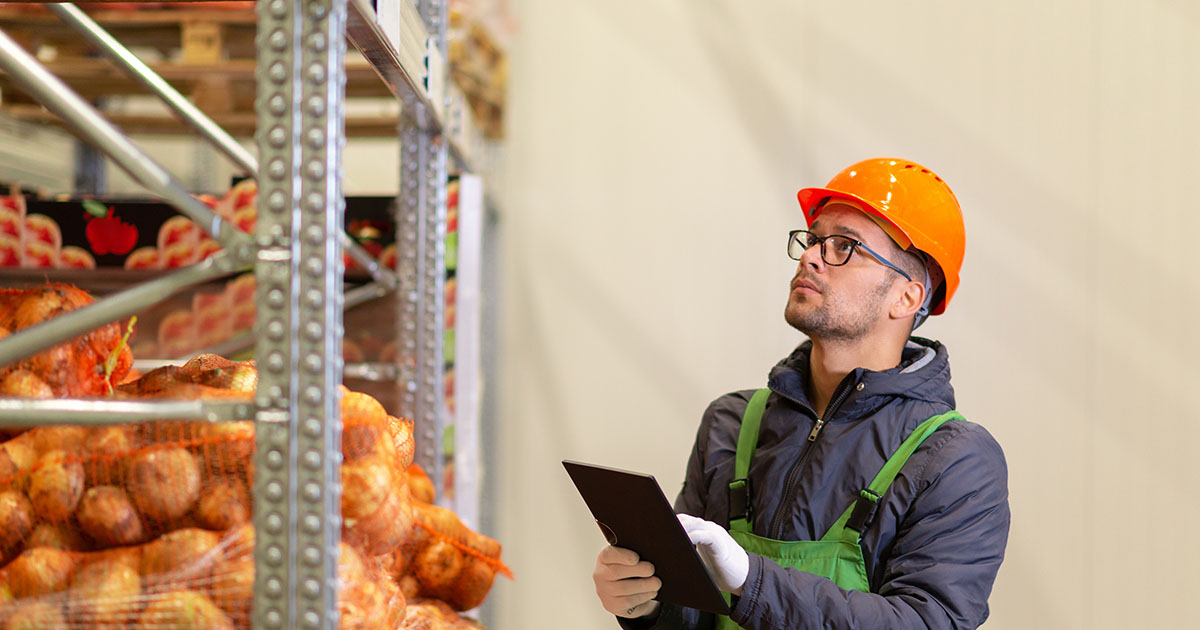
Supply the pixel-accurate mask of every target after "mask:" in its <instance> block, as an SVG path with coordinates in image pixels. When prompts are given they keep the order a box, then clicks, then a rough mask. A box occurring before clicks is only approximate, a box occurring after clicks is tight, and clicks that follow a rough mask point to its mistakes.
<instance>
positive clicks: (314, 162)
mask: <svg viewBox="0 0 1200 630" xmlns="http://www.w3.org/2000/svg"><path fill="white" fill-rule="evenodd" d="M388 8H389V10H393V11H397V12H398V14H399V16H398V20H399V24H388V25H385V26H386V27H387V28H381V27H380V25H379V24H378V23H377V20H376V15H375V10H374V9H373V8H372V7H371V6H370V5H369V4H368V3H367V0H304V1H300V0H260V1H259V2H258V4H257V15H258V35H257V38H256V45H257V49H258V68H257V80H258V96H257V99H256V110H257V112H258V113H257V118H258V120H257V133H256V140H257V143H258V149H259V159H258V160H257V161H256V160H254V158H253V157H252V156H250V155H249V154H248V153H247V152H245V151H244V150H241V147H240V146H238V145H237V143H236V142H235V141H233V140H232V138H230V137H229V136H228V134H225V133H224V132H223V131H222V130H221V129H220V128H219V127H218V126H216V125H215V124H213V123H212V121H211V120H209V119H207V117H205V116H204V114H202V113H201V112H199V110H196V109H195V108H194V107H191V105H190V104H189V103H188V102H187V100H186V99H184V98H182V97H181V96H179V95H178V93H176V92H174V90H173V89H172V88H170V86H169V85H167V84H166V83H165V82H163V81H162V80H161V79H158V78H157V77H155V76H154V73H153V72H152V71H151V70H150V69H149V68H148V67H146V66H145V64H142V63H141V62H140V61H138V60H137V58H136V57H135V56H134V55H132V54H131V53H129V51H128V50H126V49H125V48H124V47H122V46H121V45H120V43H119V42H117V41H116V40H115V39H113V38H112V37H111V36H108V35H107V33H105V32H104V31H103V29H101V28H100V27H99V26H98V25H96V24H95V23H93V22H91V20H90V19H89V18H88V17H87V15H86V14H84V13H83V12H81V11H79V10H78V9H76V8H75V7H73V6H72V5H69V4H62V5H53V9H54V11H55V12H56V13H58V14H59V16H60V17H62V18H63V19H64V20H65V21H67V22H68V23H70V24H72V25H73V26H75V27H76V28H78V30H79V31H80V32H81V33H82V34H83V35H84V36H85V37H86V38H87V39H89V40H90V41H91V42H92V43H93V44H95V45H96V46H97V47H98V48H100V49H101V50H103V51H105V52H106V53H107V54H108V55H109V56H110V57H111V58H112V59H113V60H114V62H115V63H117V65H118V66H119V67H121V68H123V69H124V70H125V71H126V72H128V73H129V74H131V75H132V76H134V77H136V78H138V79H139V80H140V81H142V82H143V83H144V84H145V85H146V86H147V87H148V88H149V89H150V90H151V91H153V92H154V93H156V94H158V95H159V96H161V97H162V98H163V100H164V101H165V102H167V103H168V105H169V106H170V107H172V108H173V109H174V110H175V112H176V114H177V115H178V116H180V117H181V118H183V119H184V120H186V121H187V122H189V123H190V124H191V125H192V126H193V127H194V128H195V129H196V130H197V132H198V133H199V134H200V135H201V136H202V137H204V138H206V139H208V140H210V141H211V142H212V143H213V144H214V145H216V146H217V147H218V148H219V149H220V150H222V151H223V152H224V153H225V154H226V155H227V156H228V157H229V158H230V159H231V160H233V161H234V162H235V163H237V164H239V165H240V166H241V167H242V168H244V169H246V170H247V172H249V173H252V174H256V175H257V176H258V181H259V192H258V207H259V215H258V223H257V227H256V230H255V234H254V235H253V237H250V236H248V235H246V234H244V233H242V232H240V231H238V230H236V229H235V228H233V226H231V225H229V224H228V223H226V222H224V221H223V220H222V219H221V218H220V217H218V216H216V215H214V214H213V213H212V212H211V211H209V210H208V208H207V207H205V206H204V205H203V204H202V203H200V202H199V201H197V200H195V199H194V198H192V197H191V195H190V194H189V193H188V191H187V190H185V189H184V187H183V186H182V185H181V184H179V183H178V182H177V181H176V180H175V179H174V178H173V177H172V176H171V175H170V174H169V173H167V172H166V171H165V170H164V169H162V168H161V167H160V166H159V165H157V164H156V163H155V162H154V161H153V160H152V159H151V158H150V157H149V156H147V155H146V154H145V153H144V152H142V151H141V150H139V149H138V148H137V147H136V145H134V144H133V143H132V142H131V141H130V140H129V139H128V138H126V137H125V136H124V135H122V134H121V133H120V132H119V131H118V130H117V129H116V128H115V127H113V126H112V125H111V124H109V123H108V122H106V121H105V119H104V118H103V117H102V116H101V115H100V114H99V113H98V112H96V111H95V110H94V109H93V108H92V107H91V106H90V105H88V104H87V103H86V102H85V101H84V100H83V99H81V98H79V97H78V96H77V95H75V94H74V93H72V92H71V90H70V89H69V88H68V87H67V86H66V85H65V84H63V83H62V82H61V81H58V80H57V79H56V78H55V77H54V76H53V75H51V74H50V73H49V72H47V71H46V70H45V69H44V68H43V67H42V66H41V65H40V64H39V63H38V62H37V61H36V60H35V59H34V58H33V57H32V56H30V55H29V54H28V53H26V52H25V51H24V50H22V49H21V48H20V46H18V45H17V44H16V43H15V42H14V41H13V40H12V39H11V38H10V37H8V36H7V35H6V34H4V33H3V32H2V31H0V67H3V69H4V70H5V71H6V72H8V73H9V74H10V75H11V76H12V77H13V79H14V80H15V81H17V82H19V83H20V84H21V85H22V87H23V88H24V89H26V90H27V91H29V92H30V93H31V94H33V95H35V96H36V97H37V98H38V100H39V101H40V102H42V104H43V105H44V106H45V107H47V108H48V109H50V110H51V111H53V112H55V113H56V114H57V115H58V116H60V117H61V118H62V119H64V120H65V121H66V122H68V124H69V125H70V126H71V127H72V128H73V129H74V130H75V132H76V133H77V134H78V135H79V136H80V137H82V138H83V139H85V140H87V141H88V142H90V143H91V144H93V145H94V146H96V147H98V148H100V149H101V150H103V151H104V152H105V153H107V154H108V155H109V156H110V157H111V158H112V159H114V161H116V162H117V163H118V164H119V165H120V166H121V167H122V168H123V169H125V170H126V171H127V172H129V173H130V174H131V175H132V176H134V177H135V179H137V180H138V181H139V182H141V183H142V184H143V185H144V186H145V187H146V188H147V189H148V190H150V191H151V192H153V193H155V194H156V195H158V196H160V197H162V198H164V199H166V200H167V201H168V202H170V203H171V204H172V205H174V206H175V207H176V208H178V209H179V210H181V211H182V212H184V213H185V214H187V215H188V216H189V217H191V218H192V219H193V220H195V221H196V222H197V223H198V224H200V225H201V226H202V227H203V228H204V229H205V230H206V231H208V232H209V233H210V234H211V235H212V236H213V237H214V238H217V239H218V240H219V241H220V242H221V244H222V245H223V246H224V249H223V250H222V251H221V252H220V253H218V254H217V255H215V256H213V257H212V258H209V259H208V260H206V261H205V262H203V263H201V264H198V265H195V266H193V267H189V268H185V269H183V270H179V271H177V272H174V273H172V274H170V275H166V276H163V277H161V278H157V279H155V280H152V281H150V282H147V283H144V284H142V285H139V286H135V287H133V288H129V289H126V290H124V291H121V292H118V293H116V294H114V295H112V296H110V297H106V298H103V299H101V300H97V301H96V302H95V303H94V304H92V305H89V306H87V307H85V308H82V309H79V310H77V311H74V312H72V313H69V314H66V315H63V316H61V317H58V318H56V319H54V320H53V321H52V322H48V323H45V324H41V325H37V326H34V327H30V328H28V329H24V330H21V331H19V332H17V333H15V334H13V335H11V336H9V337H7V338H5V339H3V340H0V365H6V364H8V363H11V362H13V361H17V360H20V359H22V358H24V357H27V356H30V355H32V354H35V353H37V352H39V351H41V350H44V349H46V348H49V347H51V346H53V345H55V344H57V343H59V342H61V341H64V340H67V339H70V338H72V337H75V336H77V335H78V334H80V333H82V332H84V331H86V330H89V329H92V328H94V327H96V326H99V325H103V324H105V323H107V322H111V321H114V320H117V319H120V318H123V317H126V316H128V315H130V314H132V313H135V312H137V311H138V310H140V309H142V308H145V307H146V306H149V305H151V304H154V303H155V302H157V301H158V300H161V299H162V298H164V297H165V296H167V295H170V294H173V293H176V292H178V291H181V290H183V289H185V288H187V287H189V286H192V285H195V284H198V283H200V282H204V281H207V280H210V279H212V278H216V277H220V276H222V275H228V274H231V273H234V272H236V271H239V270H242V269H246V268H251V267H252V268H253V269H254V272H255V275H256V279H257V295H256V299H257V304H258V309H259V316H258V318H257V323H256V324H255V331H254V337H255V350H256V357H257V359H258V367H259V385H258V390H257V395H256V397H255V398H254V400H253V402H237V403H230V402H228V401H213V402H208V401H152V402H151V401H145V402H142V401H137V402H133V401H94V400H49V401H24V400H0V425H20V424H29V423H59V424H64V423H70V424H112V423H119V422H140V421H145V420H147V419H154V418H164V417H167V418H175V419H195V420H207V421H211V422H220V421H229V420H235V419H246V418H253V419H254V420H255V423H256V428H257V452H256V454H255V465H256V468H257V470H258V474H257V475H256V478H255V486H254V488H253V492H254V498H255V501H254V514H253V522H254V524H255V526H256V531H257V537H256V547H255V562H256V567H257V574H256V575H257V577H256V582H255V597H254V613H253V618H252V625H253V627H254V628H256V629H270V630H276V629H279V628H303V629H305V630H332V629H333V628H336V627H337V623H338V622H337V592H336V589H335V587H334V585H335V584H336V558H337V544H338V541H339V539H340V532H341V516H340V492H341V485H340V478H339V464H340V461H341V452H340V444H341V418H340V417H339V416H340V406H339V402H338V397H337V396H336V392H337V391H338V390H337V385H338V384H339V383H340V382H341V379H342V374H343V367H344V366H343V362H342V355H341V345H342V344H341V342H342V337H343V332H344V331H343V324H342V313H343V309H344V307H345V306H346V305H347V304H348V303H352V302H358V301H361V300H363V299H369V298H371V297H376V296H379V295H382V294H385V293H387V292H389V291H391V290H393V289H394V290H395V295H396V299H397V301H398V305H399V312H400V317H399V321H398V329H397V333H398V341H399V352H398V353H397V354H398V358H397V363H396V366H395V374H396V375H397V380H398V383H397V384H398V386H399V387H401V389H402V392H403V396H402V405H401V409H400V413H401V414H402V415H405V416H408V417H412V418H414V420H415V421H416V432H415V433H416V437H417V461H418V462H419V463H421V464H422V465H423V466H424V467H425V468H426V470H428V471H429V472H430V475H431V476H432V477H433V478H434V479H435V480H439V481H440V478H441V471H442V461H441V459H442V458H441V457H440V444H441V437H442V433H443V431H444V430H445V427H446V425H447V423H448V422H449V419H448V418H447V414H446V411H445V409H444V405H443V401H442V391H443V390H442V385H443V382H442V359H443V349H442V346H441V344H442V332H443V326H444V301H443V299H442V291H443V279H444V271H443V270H444V264H445V241H444V237H445V232H446V216H445V215H446V209H445V201H446V173H447V169H448V163H449V162H450V161H451V159H453V161H454V163H455V164H456V166H457V167H458V169H460V170H462V171H467V172H469V171H471V164H470V157H471V154H472V150H471V149H472V141H471V140H470V132H469V129H468V128H467V127H468V123H467V119H468V117H469V115H468V114H467V113H466V111H465V100H464V99H463V98H462V97H461V95H459V94H457V93H455V90H454V88H452V87H447V86H448V82H447V81H446V69H445V68H444V66H443V65H442V63H441V59H444V58H445V53H446V37H445V24H446V6H445V2H443V1H442V0H416V1H415V2H412V3H410V1H409V0H400V1H399V3H398V4H397V5H390V6H389V7H388ZM389 15H390V13H389ZM394 27H398V28H394ZM347 39H349V40H350V41H351V42H353V43H354V45H355V47H356V48H358V49H359V50H360V51H361V52H362V53H363V55H364V56H365V57H366V58H367V59H368V60H369V61H370V62H371V63H372V65H373V67H374V68H375V69H376V71H377V72H378V74H379V75H380V77H381V78H382V79H383V81H384V82H385V84H386V85H388V86H389V88H390V89H391V91H392V92H393V93H394V94H395V95H396V97H397V98H398V99H399V100H400V101H401V103H402V106H403V115H402V117H401V124H400V129H399V130H398V133H399V136H400V143H401V150H402V152H403V153H402V159H401V173H400V174H399V176H400V178H401V180H400V181H401V193H400V199H399V203H398V204H397V205H398V216H397V217H396V225H397V228H396V231H397V239H398V241H399V249H400V252H401V258H400V261H399V265H398V273H396V274H394V275H393V274H392V273H391V272H390V271H389V270H387V269H385V268H382V267H381V266H380V265H378V264H376V263H375V261H374V260H373V259H372V258H371V257H370V256H369V254H367V253H366V252H364V251H362V250H361V248H359V247H358V246H357V245H356V244H355V243H354V241H353V239H351V238H349V237H348V236H347V235H346V234H345V232H344V231H342V225H343V217H344V212H345V201H344V198H343V196H342V191H341V179H342V177H341V176H342V150H343V147H344V144H345V133H344V120H345V101H344V95H345V80H346V77H345V68H344V58H345V55H346V41H347ZM343 250H345V251H347V252H348V253H350V254H351V255H352V256H353V257H354V258H355V259H356V260H357V261H358V262H360V264H362V265H363V266H364V267H365V268H366V269H367V270H368V271H369V273H370V274H371V276H372V280H373V282H372V283H371V284H369V285H367V286H366V287H362V288H360V289H356V290H355V291H354V292H353V293H352V294H347V293H344V291H343V269H342V265H343V263H342V252H343ZM470 386H471V387H474V386H475V384H474V383H471V384H470ZM459 487H460V488H462V487H463V486H461V485H460V486H459ZM474 494H475V499H474V500H476V501H477V500H478V499H477V489H476V492H475V493H474Z"/></svg>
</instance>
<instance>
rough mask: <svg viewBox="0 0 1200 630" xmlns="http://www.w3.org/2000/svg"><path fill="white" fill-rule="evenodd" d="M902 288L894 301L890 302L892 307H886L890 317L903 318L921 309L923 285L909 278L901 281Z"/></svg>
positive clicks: (923, 294)
mask: <svg viewBox="0 0 1200 630" xmlns="http://www.w3.org/2000/svg"><path fill="white" fill-rule="evenodd" d="M903 286H904V290H903V292H902V293H901V294H900V296H899V297H897V298H896V301H895V302H892V307H891V308H890V309H888V316H890V317H891V318H892V319H905V318H908V317H912V316H913V315H916V313H917V311H919V310H921V305H922V304H924V303H925V285H924V284H922V283H920V282H916V281H913V280H909V281H907V282H904V283H903Z"/></svg>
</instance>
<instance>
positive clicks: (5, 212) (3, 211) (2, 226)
mask: <svg viewBox="0 0 1200 630" xmlns="http://www.w3.org/2000/svg"><path fill="white" fill-rule="evenodd" d="M23 223H24V222H23V221H21V212H20V211H19V210H14V209H12V208H9V207H8V206H7V205H2V206H0V234H3V235H6V236H11V237H13V238H15V239H18V240H20V238H21V226H22V224H23Z"/></svg>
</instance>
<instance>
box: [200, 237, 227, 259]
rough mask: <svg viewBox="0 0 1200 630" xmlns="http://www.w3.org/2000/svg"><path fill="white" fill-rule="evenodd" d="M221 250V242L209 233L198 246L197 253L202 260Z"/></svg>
mask: <svg viewBox="0 0 1200 630" xmlns="http://www.w3.org/2000/svg"><path fill="white" fill-rule="evenodd" d="M219 251H221V242H220V241H218V240H217V239H215V238H212V237H210V236H208V235H205V236H204V237H203V238H201V239H200V244H199V245H197V246H196V253H197V254H198V255H199V258H200V260H204V259H205V258H208V257H209V256H212V255H213V254H215V253H217V252H219Z"/></svg>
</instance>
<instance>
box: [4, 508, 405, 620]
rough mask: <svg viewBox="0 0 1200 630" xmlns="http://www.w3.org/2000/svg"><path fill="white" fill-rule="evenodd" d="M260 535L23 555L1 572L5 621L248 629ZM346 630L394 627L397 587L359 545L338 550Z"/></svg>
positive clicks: (188, 534)
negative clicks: (358, 549)
mask: <svg viewBox="0 0 1200 630" xmlns="http://www.w3.org/2000/svg"><path fill="white" fill-rule="evenodd" d="M253 552H254V529H253V527H251V526H249V525H243V526H240V527H237V528H234V529H231V530H228V531H226V532H224V533H217V532H208V531H204V530H189V529H181V530H176V531H175V532H172V533H170V534H166V535H163V536H161V537H159V538H157V539H155V540H152V541H150V542H148V543H145V544H143V545H136V546H130V547H122V548H117V549H111V550H104V551H91V552H87V551H84V552H80V551H64V550H60V549H54V548H48V547H38V548H32V549H27V550H26V551H24V552H23V553H21V555H19V556H18V557H17V558H16V559H15V560H13V561H12V562H11V563H9V564H8V565H7V566H6V567H4V569H3V570H0V624H3V627H4V628H6V629H8V628H41V629H49V628H60V629H70V630H76V629H78V630H99V629H106V630H107V629H116V628H121V629H126V628H132V629H135V630H200V629H204V630H212V629H216V630H226V629H227V630H234V629H235V628H236V629H238V630H241V629H247V628H249V627H250V607H251V601H252V599H253V594H254V556H253ZM338 578H339V582H340V590H339V592H338V608H339V611H340V612H341V623H340V626H339V627H340V628H342V629H344V630H393V629H394V628H396V627H397V626H398V625H399V624H400V622H401V621H402V619H403V618H404V610H405V601H404V599H403V596H402V595H401V594H400V592H399V589H398V588H397V587H396V585H395V583H394V582H392V581H391V579H390V578H389V577H388V576H387V575H385V574H384V573H383V572H381V571H380V570H379V569H378V567H376V566H374V565H372V564H370V563H367V562H364V560H363V559H362V557H361V556H359V555H358V553H357V552H355V551H354V549H353V548H351V547H349V546H347V545H345V544H343V545H342V546H341V547H340V549H339V558H338Z"/></svg>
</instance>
